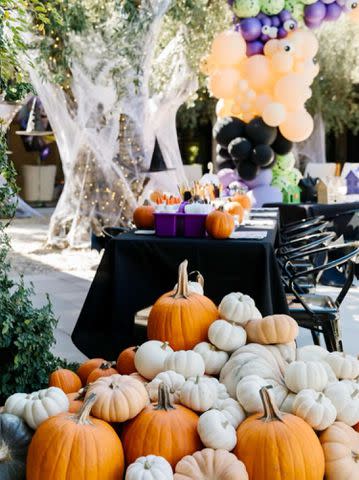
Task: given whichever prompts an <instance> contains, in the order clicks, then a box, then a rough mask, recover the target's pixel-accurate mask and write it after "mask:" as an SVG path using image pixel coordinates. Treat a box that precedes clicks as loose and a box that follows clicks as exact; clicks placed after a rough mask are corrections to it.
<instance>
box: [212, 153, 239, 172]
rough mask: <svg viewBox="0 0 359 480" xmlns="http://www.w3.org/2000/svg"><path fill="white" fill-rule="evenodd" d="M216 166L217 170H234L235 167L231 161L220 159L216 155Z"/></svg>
mask: <svg viewBox="0 0 359 480" xmlns="http://www.w3.org/2000/svg"><path fill="white" fill-rule="evenodd" d="M216 164H217V167H218V170H223V168H231V169H233V168H236V165H235V163H234V162H233V160H232V159H230V160H228V159H227V158H224V157H221V156H220V155H217V158H216Z"/></svg>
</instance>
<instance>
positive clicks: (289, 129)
mask: <svg viewBox="0 0 359 480" xmlns="http://www.w3.org/2000/svg"><path fill="white" fill-rule="evenodd" d="M313 129H314V122H313V119H312V117H311V116H310V115H309V113H308V112H307V111H306V110H304V109H302V110H298V111H296V112H289V113H288V114H287V117H286V119H285V121H284V122H283V123H282V124H281V125H280V126H279V130H280V132H281V134H282V135H283V136H284V137H285V138H286V139H288V140H290V141H291V142H303V141H304V140H306V139H307V138H309V137H310V135H311V134H312V132H313Z"/></svg>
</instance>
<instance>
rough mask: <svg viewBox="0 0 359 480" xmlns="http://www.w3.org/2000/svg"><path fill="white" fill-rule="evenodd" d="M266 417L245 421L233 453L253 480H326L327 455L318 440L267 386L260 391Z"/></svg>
mask: <svg viewBox="0 0 359 480" xmlns="http://www.w3.org/2000/svg"><path fill="white" fill-rule="evenodd" d="M260 394H261V398H262V402H263V407H264V415H263V414H256V415H253V416H251V417H249V418H247V420H245V421H244V422H243V423H241V425H240V426H239V427H238V430H237V445H236V447H235V448H234V450H233V453H234V454H235V455H236V456H237V457H238V458H239V460H241V461H242V462H243V463H244V464H245V466H246V468H247V472H248V475H249V478H250V479H251V480H323V476H324V454H323V450H322V448H321V445H320V442H319V440H318V437H317V436H316V435H315V433H314V431H313V430H312V428H311V427H310V426H309V425H308V424H307V423H306V422H305V421H304V420H302V419H301V418H299V417H296V416H295V415H291V414H289V413H288V414H285V413H282V412H280V411H279V410H278V408H277V407H276V405H275V404H274V402H273V400H272V398H271V396H270V394H269V391H268V390H267V388H266V387H263V388H261V390H260Z"/></svg>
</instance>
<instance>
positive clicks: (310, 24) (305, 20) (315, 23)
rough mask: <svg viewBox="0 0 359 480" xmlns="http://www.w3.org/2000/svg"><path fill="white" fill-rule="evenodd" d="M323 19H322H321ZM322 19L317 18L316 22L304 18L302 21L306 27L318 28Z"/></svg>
mask: <svg viewBox="0 0 359 480" xmlns="http://www.w3.org/2000/svg"><path fill="white" fill-rule="evenodd" d="M323 20H324V19H323ZM323 20H318V21H316V22H310V21H309V20H307V19H306V18H305V19H304V23H305V24H306V26H307V27H308V28H311V29H312V30H315V29H316V28H319V27H320V26H321V24H322V23H323Z"/></svg>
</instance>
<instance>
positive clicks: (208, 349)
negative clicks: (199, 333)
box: [193, 342, 228, 375]
mask: <svg viewBox="0 0 359 480" xmlns="http://www.w3.org/2000/svg"><path fill="white" fill-rule="evenodd" d="M193 350H194V351H195V352H197V353H199V354H200V355H201V357H202V358H203V361H204V366H205V369H206V370H205V372H206V373H207V375H218V374H219V372H220V371H221V370H222V368H223V366H224V364H225V363H226V362H227V361H228V353H227V352H223V351H221V350H218V348H216V347H215V346H214V345H212V344H211V343H208V342H201V343H199V344H198V345H196V346H195V347H194V349H193Z"/></svg>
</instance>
